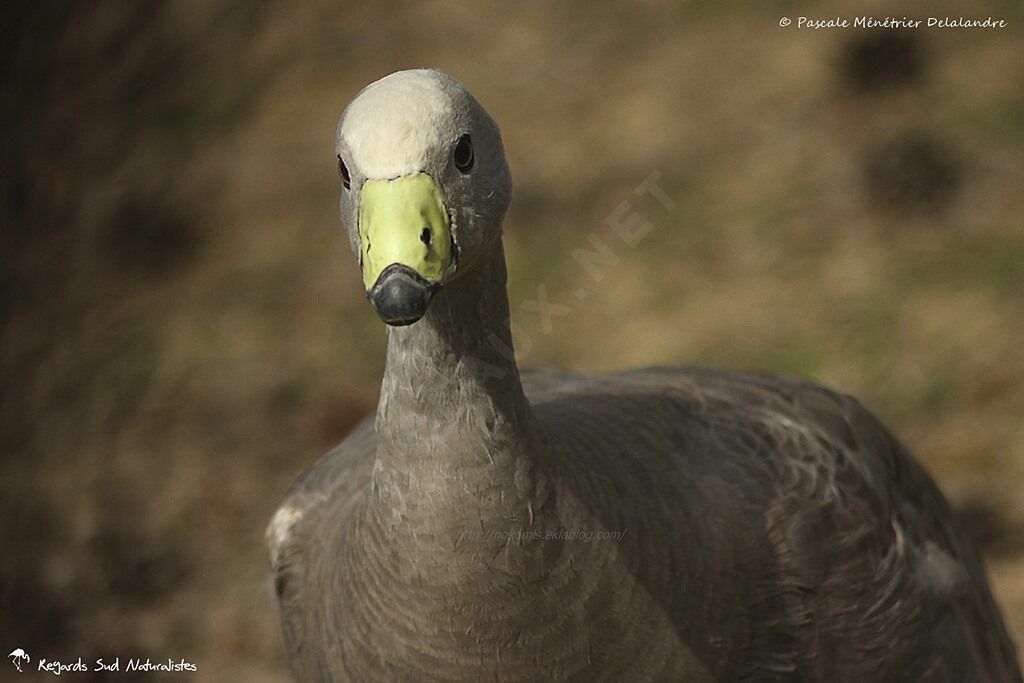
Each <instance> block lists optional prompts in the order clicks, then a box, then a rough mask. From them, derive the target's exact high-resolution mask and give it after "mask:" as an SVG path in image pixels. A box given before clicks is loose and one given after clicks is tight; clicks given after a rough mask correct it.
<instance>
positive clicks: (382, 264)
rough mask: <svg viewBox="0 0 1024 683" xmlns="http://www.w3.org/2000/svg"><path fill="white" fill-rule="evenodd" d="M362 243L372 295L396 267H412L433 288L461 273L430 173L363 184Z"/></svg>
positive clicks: (364, 274) (439, 195)
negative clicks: (455, 272) (380, 279)
mask: <svg viewBox="0 0 1024 683" xmlns="http://www.w3.org/2000/svg"><path fill="white" fill-rule="evenodd" d="M424 231H429V236H430V238H429V240H426V239H424ZM359 241H360V244H361V246H360V250H361V252H362V254H361V255H362V263H363V284H364V285H365V286H366V289H367V290H369V289H370V288H371V287H373V284H374V283H375V282H376V281H377V278H378V277H379V276H380V274H381V272H382V271H383V270H384V269H385V268H387V267H388V266H390V265H391V264H393V263H401V264H404V265H406V266H409V267H410V268H412V269H413V270H415V271H416V272H417V273H419V274H420V275H422V276H423V278H424V279H425V280H427V282H431V283H434V282H441V281H442V280H444V279H445V278H446V277H447V276H449V275H451V272H452V271H453V270H454V269H455V264H454V263H453V262H452V253H451V250H452V240H451V230H450V226H449V224H448V211H447V210H445V206H444V200H442V199H441V191H440V189H439V188H438V186H437V183H435V182H434V179H433V178H431V177H430V176H429V175H427V174H425V173H417V174H416V175H410V176H404V177H401V178H396V179H394V180H367V181H366V182H365V183H363V189H362V190H361V191H360V194H359ZM428 242H429V244H428Z"/></svg>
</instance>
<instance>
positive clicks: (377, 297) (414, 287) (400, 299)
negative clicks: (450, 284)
mask: <svg viewBox="0 0 1024 683" xmlns="http://www.w3.org/2000/svg"><path fill="white" fill-rule="evenodd" d="M439 288H440V286H439V285H437V284H430V283H429V282H427V281H426V280H425V279H423V276H422V275H420V274H419V273H417V272H416V271H415V270H413V269H412V268H410V267H409V266H406V265H403V264H401V263H392V264H391V265H390V266H388V267H387V268H385V269H384V270H383V272H381V274H380V276H379V277H378V278H377V281H376V282H375V283H373V287H371V288H370V291H369V292H367V294H366V297H367V298H368V299H369V300H370V303H371V304H373V308H374V310H376V311H377V315H379V316H380V319H381V320H383V321H384V322H385V323H387V324H388V325H393V326H395V327H400V326H402V325H411V324H413V323H414V322H416V321H417V320H419V319H420V318H422V317H423V314H424V313H426V312H427V307H428V306H429V305H430V300H431V299H432V298H433V296H434V294H435V293H436V292H437V290H438V289H439Z"/></svg>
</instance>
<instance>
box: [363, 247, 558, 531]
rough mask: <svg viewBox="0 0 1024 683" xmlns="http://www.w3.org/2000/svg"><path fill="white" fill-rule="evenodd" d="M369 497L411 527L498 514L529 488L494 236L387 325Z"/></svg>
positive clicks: (526, 429) (526, 423) (524, 414)
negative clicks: (433, 292) (401, 323)
mask: <svg viewBox="0 0 1024 683" xmlns="http://www.w3.org/2000/svg"><path fill="white" fill-rule="evenodd" d="M376 427H377V435H378V447H377V465H376V468H375V471H374V492H375V494H376V495H375V496H373V500H374V503H375V504H376V505H377V507H378V512H381V513H384V514H383V519H387V518H388V517H392V518H393V517H396V516H398V517H400V518H401V520H402V526H403V528H405V529H407V530H408V531H409V533H410V534H411V535H412V536H415V537H419V538H422V537H424V536H426V537H438V536H445V537H447V536H450V535H452V534H454V535H456V536H457V535H459V534H460V532H462V531H463V530H465V529H466V528H467V525H472V526H473V528H475V529H479V528H480V525H481V524H483V525H485V526H488V525H491V524H493V525H500V524H502V522H503V520H511V519H519V520H522V517H521V516H520V515H521V513H522V512H523V511H524V508H530V510H531V511H532V505H533V501H534V500H535V499H537V498H539V497H541V494H540V492H539V488H540V485H539V484H538V481H537V480H538V476H539V475H538V474H537V471H536V469H537V468H536V467H535V463H534V461H533V454H534V452H535V441H536V435H535V429H534V423H533V420H532V416H531V413H530V406H529V403H528V402H527V400H526V397H525V396H524V394H523V389H522V385H521V383H520V379H519V370H518V368H517V367H516V363H515V357H514V352H513V346H512V335H511V332H510V329H509V305H508V296H507V293H506V271H505V256H504V250H503V248H502V246H501V242H500V240H499V241H497V242H495V243H494V245H493V246H492V247H491V248H490V250H489V252H488V253H487V254H486V255H485V256H483V257H482V258H481V259H480V260H479V261H478V262H477V263H474V264H473V266H472V269H471V270H470V271H468V272H467V273H465V274H464V275H463V276H461V277H459V278H458V279H457V280H455V281H453V282H451V283H449V286H447V287H446V288H444V289H442V290H441V291H440V292H439V293H438V294H437V296H436V297H435V299H434V301H433V302H432V303H431V306H430V309H429V310H428V312H427V315H425V316H424V317H423V319H422V320H420V321H419V322H417V323H415V324H413V325H410V326H408V327H399V328H391V329H390V330H389V336H388V353H387V366H386V370H385V374H384V382H383V385H382V387H381V397H380V404H379V405H378V409H377V424H376Z"/></svg>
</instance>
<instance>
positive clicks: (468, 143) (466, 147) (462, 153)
mask: <svg viewBox="0 0 1024 683" xmlns="http://www.w3.org/2000/svg"><path fill="white" fill-rule="evenodd" d="M452 158H453V159H454V160H455V168H457V169H459V170H460V171H462V172H463V173H469V169H471V168H473V141H472V140H470V139H469V133H466V134H465V135H463V136H462V137H461V138H459V141H458V142H456V143H455V152H454V153H453V154H452Z"/></svg>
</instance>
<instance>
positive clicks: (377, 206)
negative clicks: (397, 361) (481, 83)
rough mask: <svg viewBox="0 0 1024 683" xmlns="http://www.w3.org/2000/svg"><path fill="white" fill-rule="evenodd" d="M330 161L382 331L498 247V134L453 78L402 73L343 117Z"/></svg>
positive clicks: (411, 316) (367, 92)
mask: <svg viewBox="0 0 1024 683" xmlns="http://www.w3.org/2000/svg"><path fill="white" fill-rule="evenodd" d="M335 152H336V154H337V157H338V172H339V174H340V176H341V183H342V190H341V218H342V222H343V223H344V224H345V226H346V228H347V230H348V233H349V239H350V242H351V245H352V249H353V251H354V252H355V254H356V255H357V256H358V257H359V264H360V268H361V270H362V275H363V285H364V286H365V288H366V293H367V298H368V299H369V300H370V303H371V304H373V307H374V309H376V311H377V314H378V315H379V316H380V317H381V319H382V320H383V321H384V322H385V323H387V324H389V325H410V324H412V323H415V322H416V321H418V320H419V319H420V318H422V317H423V315H424V314H425V313H426V311H427V307H428V306H429V305H430V300H431V298H432V297H433V296H434V294H436V293H437V291H438V290H440V289H441V288H442V287H446V286H458V283H457V280H458V279H459V277H460V275H462V274H463V273H465V272H466V271H468V270H470V269H472V268H473V267H474V265H475V263H476V262H477V261H478V260H479V256H480V255H481V254H483V253H485V252H486V251H487V249H488V248H490V247H492V246H493V243H494V242H495V241H497V240H499V239H500V238H501V222H502V218H503V217H504V215H505V210H506V209H507V208H508V201H509V194H510V192H511V180H510V177H509V172H508V166H507V164H506V162H505V152H504V149H503V148H502V144H501V134H500V133H499V132H498V127H497V125H496V124H495V123H494V121H493V119H491V117H490V116H489V115H488V114H487V112H486V111H485V110H484V108H483V107H481V106H480V104H479V103H478V102H477V101H476V100H475V99H474V98H473V96H472V95H470V93H469V91H467V90H466V88H465V87H463V86H462V84H460V83H459V82H458V81H456V80H455V79H454V78H452V77H451V76H448V75H447V74H445V73H442V72H440V71H435V70H430V69H416V70H410V71H399V72H397V73H393V74H391V75H390V76H386V77H384V78H382V79H381V80H379V81H376V82H374V83H371V84H370V85H368V86H366V88H364V89H363V90H362V91H361V92H360V93H359V94H358V95H357V96H356V97H355V99H354V100H352V102H351V103H350V104H349V105H348V106H347V107H346V108H345V111H344V112H343V113H342V115H341V119H340V120H339V122H338V129H337V136H336V140H335Z"/></svg>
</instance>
